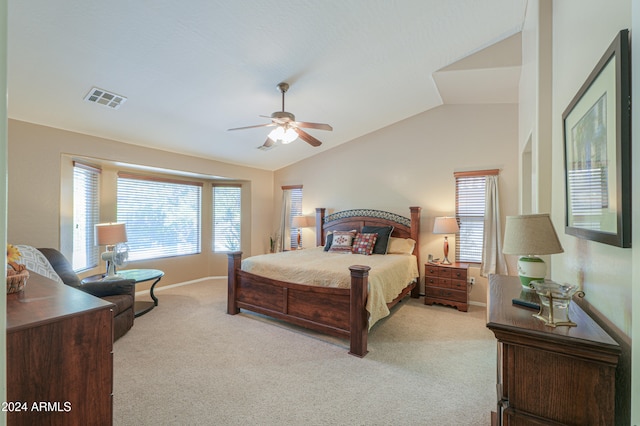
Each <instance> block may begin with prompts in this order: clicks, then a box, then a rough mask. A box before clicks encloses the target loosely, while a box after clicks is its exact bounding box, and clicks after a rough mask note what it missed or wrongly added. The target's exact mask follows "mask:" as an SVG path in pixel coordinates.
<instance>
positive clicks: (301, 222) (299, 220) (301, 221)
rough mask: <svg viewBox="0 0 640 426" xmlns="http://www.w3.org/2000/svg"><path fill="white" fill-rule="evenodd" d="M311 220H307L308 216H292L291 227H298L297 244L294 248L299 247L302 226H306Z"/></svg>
mask: <svg viewBox="0 0 640 426" xmlns="http://www.w3.org/2000/svg"><path fill="white" fill-rule="evenodd" d="M310 224H311V222H310V221H309V217H308V216H294V217H293V219H292V220H291V227H292V228H298V245H297V247H296V248H298V249H301V248H302V246H301V240H302V228H307V227H309V225H310Z"/></svg>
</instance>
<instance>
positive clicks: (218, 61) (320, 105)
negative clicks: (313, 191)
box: [8, 0, 527, 170]
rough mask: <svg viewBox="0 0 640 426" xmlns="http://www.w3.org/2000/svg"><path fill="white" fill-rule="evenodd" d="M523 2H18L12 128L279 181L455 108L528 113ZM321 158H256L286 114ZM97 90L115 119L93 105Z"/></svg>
mask: <svg viewBox="0 0 640 426" xmlns="http://www.w3.org/2000/svg"><path fill="white" fill-rule="evenodd" d="M526 4H527V2H526V0H397V1H389V0H322V1H318V0H298V1H283V0H242V1H231V0H227V1H221V0H216V1H214V0H190V1H178V0H154V1H130V0H109V1H87V0H67V1H64V2H52V1H50V0H29V1H18V0H10V1H9V28H8V35H9V49H8V52H9V53H8V68H9V69H8V86H9V117H10V118H13V119H17V120H23V121H28V122H33V123H37V124H43V125H47V126H51V127H56V128H61V129H67V130H71V131H75V132H79V133H84V134H89V135H94V136H99V137H105V138H109V139H114V140H118V141H123V142H126V143H131V144H137V145H142V146H148V147H153V148H158V149H162V150H168V151H173V152H179V153H184V154H188V155H194V156H198V157H204V158H210V159H215V160H220V161H225V162H230V163H235V164H242V165H247V166H251V167H258V168H262V169H267V170H277V169H279V168H281V167H284V166H286V165H288V164H291V163H294V162H296V161H299V160H301V159H304V158H307V157H309V156H312V155H315V154H317V153H319V152H322V151H324V150H327V149H331V148H332V147H335V146H337V145H339V144H342V143H345V142H348V141H350V140H353V139H354V138H357V137H360V136H362V135H365V134H367V133H370V132H373V131H376V130H378V129H380V128H382V127H385V126H388V125H391V124H393V123H395V122H398V121H400V120H403V119H406V118H408V117H411V116H413V115H416V114H419V113H421V112H424V111H426V110H429V109H431V108H434V107H437V106H440V105H442V104H443V103H495V102H498V103H505V102H507V103H512V102H517V84H518V78H519V66H520V47H519V37H518V33H519V31H520V30H521V27H522V22H523V19H524V14H525V9H526ZM281 81H286V82H288V83H289V84H290V89H289V91H288V92H287V94H286V105H285V106H286V110H287V111H289V112H292V113H294V114H295V116H296V119H297V120H300V121H311V122H321V123H329V124H331V125H332V126H333V129H334V130H333V131H331V132H328V131H321V130H309V133H310V134H312V135H313V136H314V137H316V138H318V139H320V140H321V141H322V142H323V144H322V146H320V147H318V148H314V147H311V146H310V145H308V144H306V143H304V142H303V141H301V140H297V141H295V142H294V143H292V144H289V145H284V146H276V147H275V148H273V149H271V150H269V151H262V150H258V149H257V147H258V146H260V145H262V144H263V143H264V141H265V139H266V136H267V134H268V132H269V130H270V128H255V129H248V130H241V131H234V132H229V131H227V129H229V128H233V127H241V126H248V125H255V124H262V123H267V122H268V119H266V118H263V117H259V116H260V115H267V116H268V115H270V114H271V113H272V112H274V111H279V110H280V109H281V97H280V93H279V92H278V90H277V88H276V85H277V84H278V83H279V82H281ZM93 87H97V88H100V89H104V90H106V91H109V92H113V93H115V94H118V95H122V96H124V97H126V98H127V100H126V102H124V103H122V104H121V106H120V107H119V108H118V109H112V108H108V107H105V106H102V105H99V104H96V103H90V102H88V101H86V100H85V96H86V95H87V93H88V92H89V91H90V90H91V88H93Z"/></svg>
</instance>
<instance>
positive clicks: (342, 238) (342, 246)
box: [329, 231, 356, 253]
mask: <svg viewBox="0 0 640 426" xmlns="http://www.w3.org/2000/svg"><path fill="white" fill-rule="evenodd" d="M355 237H356V231H335V232H334V233H333V241H331V248H330V249H329V251H330V252H339V253H351V246H353V239H354V238H355Z"/></svg>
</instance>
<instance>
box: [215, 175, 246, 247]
mask: <svg viewBox="0 0 640 426" xmlns="http://www.w3.org/2000/svg"><path fill="white" fill-rule="evenodd" d="M241 194H242V188H241V187H240V186H239V185H216V184H214V185H213V238H212V240H213V251H214V252H228V251H238V250H240V223H241V220H240V212H241V209H240V197H241Z"/></svg>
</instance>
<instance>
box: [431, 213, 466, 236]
mask: <svg viewBox="0 0 640 426" xmlns="http://www.w3.org/2000/svg"><path fill="white" fill-rule="evenodd" d="M459 230H460V227H459V226H458V220H457V219H456V218H455V217H436V220H435V222H434V223H433V233H434V234H457V233H458V231H459Z"/></svg>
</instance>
